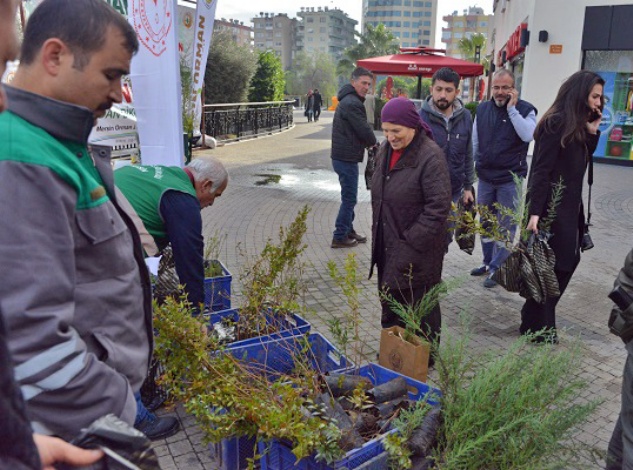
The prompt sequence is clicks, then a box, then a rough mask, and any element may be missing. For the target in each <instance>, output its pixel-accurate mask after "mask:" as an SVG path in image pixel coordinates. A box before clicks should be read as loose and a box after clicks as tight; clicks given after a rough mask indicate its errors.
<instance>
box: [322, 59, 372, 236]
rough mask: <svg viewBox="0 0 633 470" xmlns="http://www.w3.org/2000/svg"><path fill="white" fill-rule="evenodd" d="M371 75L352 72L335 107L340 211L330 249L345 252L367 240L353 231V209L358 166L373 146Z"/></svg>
mask: <svg viewBox="0 0 633 470" xmlns="http://www.w3.org/2000/svg"><path fill="white" fill-rule="evenodd" d="M372 77H373V75H372V74H371V72H370V71H369V70H367V69H365V68H363V67H357V68H356V69H354V71H353V72H352V79H351V83H348V84H347V85H345V86H343V88H341V89H340V90H339V92H338V101H339V103H338V106H337V107H336V112H335V113H334V122H333V124H332V154H331V157H332V168H334V171H335V172H336V174H337V175H338V180H339V183H340V184H341V207H340V209H339V211H338V216H337V217H336V227H335V230H334V237H333V239H332V248H348V247H353V246H356V245H357V244H358V243H365V242H366V241H367V237H364V236H362V235H359V234H358V233H356V231H355V230H354V226H353V222H354V207H355V206H356V200H357V197H358V164H359V163H360V162H362V161H363V156H364V155H365V148H367V147H372V146H374V145H376V136H375V135H374V131H373V130H372V129H371V127H369V124H368V123H367V115H366V112H365V106H364V104H363V102H364V101H365V95H366V94H367V92H368V91H369V87H370V85H371V81H372Z"/></svg>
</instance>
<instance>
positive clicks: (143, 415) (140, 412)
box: [134, 392, 152, 426]
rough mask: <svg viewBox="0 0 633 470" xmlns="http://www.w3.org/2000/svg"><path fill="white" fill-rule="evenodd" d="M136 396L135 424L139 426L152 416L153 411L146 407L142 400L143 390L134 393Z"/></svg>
mask: <svg viewBox="0 0 633 470" xmlns="http://www.w3.org/2000/svg"><path fill="white" fill-rule="evenodd" d="M134 398H136V419H135V420H134V426H137V425H138V424H140V423H141V422H142V421H145V420H146V419H147V418H149V417H150V416H152V413H150V412H149V411H148V409H147V408H145V405H143V402H142V401H141V392H136V393H135V394H134Z"/></svg>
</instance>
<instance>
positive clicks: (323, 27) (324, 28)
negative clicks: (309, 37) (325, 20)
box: [319, 26, 327, 33]
mask: <svg viewBox="0 0 633 470" xmlns="http://www.w3.org/2000/svg"><path fill="white" fill-rule="evenodd" d="M319 32H321V33H326V32H327V28H326V27H325V26H322V27H321V28H319Z"/></svg>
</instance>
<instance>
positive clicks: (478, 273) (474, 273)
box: [470, 264, 488, 276]
mask: <svg viewBox="0 0 633 470" xmlns="http://www.w3.org/2000/svg"><path fill="white" fill-rule="evenodd" d="M484 274H488V266H486V265H485V264H482V265H481V266H479V267H478V268H475V269H473V270H472V271H470V275H471V276H483V275H484Z"/></svg>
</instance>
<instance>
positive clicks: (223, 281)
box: [204, 259, 233, 312]
mask: <svg viewBox="0 0 633 470" xmlns="http://www.w3.org/2000/svg"><path fill="white" fill-rule="evenodd" d="M207 262H208V263H218V264H219V265H220V267H221V268H222V276H216V277H207V278H205V280H204V306H205V307H207V308H210V309H211V311H213V312H217V311H219V310H226V309H229V308H231V281H232V279H233V276H232V275H231V273H230V272H229V270H228V269H226V266H224V265H223V264H222V262H221V261H220V260H217V259H214V260H209V261H207Z"/></svg>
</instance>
